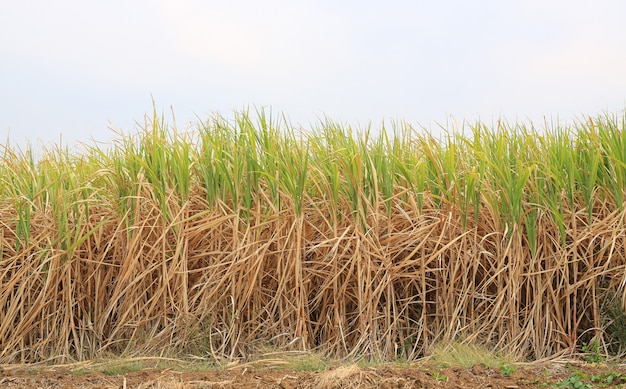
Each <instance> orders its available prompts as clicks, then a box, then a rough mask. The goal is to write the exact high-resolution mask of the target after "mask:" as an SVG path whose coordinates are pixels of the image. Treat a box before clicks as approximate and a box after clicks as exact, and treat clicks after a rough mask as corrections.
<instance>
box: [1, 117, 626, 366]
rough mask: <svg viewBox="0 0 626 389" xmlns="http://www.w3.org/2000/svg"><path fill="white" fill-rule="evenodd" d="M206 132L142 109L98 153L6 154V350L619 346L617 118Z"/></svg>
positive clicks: (64, 353)
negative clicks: (122, 134) (610, 300)
mask: <svg viewBox="0 0 626 389" xmlns="http://www.w3.org/2000/svg"><path fill="white" fill-rule="evenodd" d="M200 127H201V128H200V129H199V136H198V139H196V140H191V139H188V138H187V137H185V136H182V135H179V134H175V135H174V136H171V135H168V134H169V132H168V129H167V126H165V125H164V124H163V123H162V122H160V121H159V120H158V117H156V115H155V117H154V120H152V121H151V122H150V123H149V124H148V125H147V127H146V130H145V131H144V132H143V133H142V134H141V136H140V138H139V139H138V140H133V139H131V138H124V139H123V140H122V141H120V143H118V144H116V145H115V146H114V147H113V148H112V149H107V150H102V149H97V148H91V149H89V151H88V152H86V153H81V154H78V155H76V154H71V153H69V152H67V151H66V150H63V149H61V148H59V150H53V151H49V152H47V153H45V154H44V156H43V157H41V158H35V157H33V156H32V154H29V153H28V152H26V153H21V152H17V151H15V150H12V149H11V148H8V147H7V148H6V149H5V153H4V158H3V159H2V161H1V167H0V170H2V183H1V187H0V192H1V196H0V242H1V252H0V255H1V258H0V279H1V285H0V362H2V363H7V362H18V361H19V362H35V361H43V360H50V361H55V362H61V361H68V360H69V361H71V360H85V359H90V358H94V357H96V356H98V355H100V354H102V353H114V354H133V353H140V354H141V353H142V354H161V355H163V354H171V355H202V356H211V357H215V358H229V357H230V358H232V357H244V358H245V357H248V356H250V355H252V354H254V352H255V350H258V349H260V348H263V347H265V348H267V347H271V348H276V349H283V350H289V349H297V350H316V351H317V352H320V353H323V354H324V355H327V356H329V357H339V358H341V357H355V358H358V357H361V356H368V357H372V358H380V359H394V358H398V357H403V358H407V359H416V358H418V357H420V356H423V355H427V354H428V353H429V350H430V349H431V347H432V346H433V344H435V343H437V342H445V341H447V340H459V339H461V340H464V341H473V342H478V343H481V344H485V345H488V346H489V347H490V348H491V349H494V350H500V351H503V352H506V353H510V354H513V355H516V356H518V357H520V358H534V359H538V358H543V357H548V356H554V355H557V354H560V353H564V352H572V351H576V350H577V349H578V348H579V347H580V345H581V344H582V342H583V341H589V340H590V339H595V340H597V341H598V342H599V343H600V344H609V343H610V342H612V341H613V339H610V338H609V336H608V335H607V334H606V332H605V331H604V329H606V326H607V323H606V321H605V319H604V318H603V317H602V309H603V308H602V301H603V300H602V298H603V296H606V293H607V292H611V293H613V294H615V295H617V297H618V299H619V302H620V303H621V304H623V302H624V296H623V293H624V284H625V283H626V272H625V269H626V252H625V251H624V247H626V241H625V240H626V233H625V226H626V224H625V216H626V213H625V212H626V211H625V210H624V207H623V204H624V199H623V195H624V182H625V181H624V179H625V178H626V174H625V172H626V139H625V138H624V137H625V136H624V135H623V134H624V126H623V122H622V123H621V124H620V122H619V121H615V120H613V121H611V119H610V118H604V119H597V120H595V121H590V122H589V123H587V124H585V125H584V126H582V127H580V128H576V130H575V131H569V130H568V131H569V132H568V131H565V130H559V131H556V130H555V131H554V132H552V133H551V132H548V134H547V135H540V134H539V133H538V132H535V131H534V130H528V129H526V128H523V127H522V128H520V127H516V128H508V127H504V126H503V127H499V128H497V129H495V130H493V131H489V130H487V129H485V128H483V127H481V126H476V127H475V128H474V129H473V134H472V135H470V136H469V137H462V136H461V135H459V134H455V135H454V136H453V137H449V138H447V140H444V141H436V140H435V139H434V138H433V137H431V136H422V135H416V134H417V132H414V131H412V130H411V131H409V130H407V126H406V125H405V126H404V127H402V128H403V130H398V129H396V133H395V135H394V136H391V137H387V136H386V135H381V136H379V137H375V136H371V137H370V135H369V133H368V134H366V135H365V136H364V137H363V138H362V139H361V138H356V137H353V136H352V135H350V133H349V131H346V130H342V129H341V128H339V127H338V126H337V125H335V124H333V123H325V124H324V126H323V128H322V129H321V130H319V131H318V132H316V133H314V134H313V135H310V136H308V137H306V136H300V135H296V134H295V132H294V131H293V130H291V129H289V128H288V127H287V128H284V127H282V128H281V127H280V126H278V125H277V124H276V123H273V122H272V121H271V120H270V119H267V118H265V116H263V114H261V115H260V118H259V119H258V123H256V124H254V123H253V122H252V120H251V119H250V117H249V116H248V115H246V114H241V115H238V116H237V118H236V120H235V121H234V122H229V121H226V120H224V119H221V118H215V119H214V120H212V121H209V122H207V123H204V124H202V126H200ZM572 134H573V135H575V136H571V135H572ZM170 136H171V137H170ZM472 137H473V138H472ZM620 142H621V143H620Z"/></svg>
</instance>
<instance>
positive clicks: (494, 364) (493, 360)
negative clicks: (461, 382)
mask: <svg viewBox="0 0 626 389" xmlns="http://www.w3.org/2000/svg"><path fill="white" fill-rule="evenodd" d="M428 362H430V363H433V364H434V365H435V366H437V367H441V368H445V367H461V368H464V369H470V368H472V367H473V366H476V365H482V366H484V367H487V368H492V369H499V370H500V371H501V372H502V373H503V374H504V375H509V374H512V373H513V372H514V367H513V364H512V363H511V362H510V361H508V360H505V359H504V358H502V357H500V356H498V355H496V354H495V353H493V352H491V351H489V350H487V349H486V348H485V347H483V346H480V345H476V344H465V343H459V342H451V343H447V344H440V345H437V346H435V347H434V349H433V351H432V354H431V356H430V357H429V358H428ZM505 373H506V374H505Z"/></svg>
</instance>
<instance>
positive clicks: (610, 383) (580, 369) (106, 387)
mask: <svg viewBox="0 0 626 389" xmlns="http://www.w3.org/2000/svg"><path fill="white" fill-rule="evenodd" d="M502 370H503V369H494V368H486V367H484V366H482V365H476V366H474V367H472V368H470V369H463V368H437V367H432V366H430V367H429V366H426V365H421V366H415V367H398V366H394V367H359V366H357V365H343V366H338V367H335V368H329V369H327V370H325V371H322V372H303V371H294V370H278V369H269V368H261V369H258V368H254V367H250V366H247V367H246V366H237V367H235V368H232V369H223V370H211V371H176V370H172V369H165V370H160V369H159V370H156V369H146V370H140V371H135V372H129V373H126V374H119V375H107V374H104V373H103V372H98V371H92V372H89V373H80V374H78V373H77V372H76V371H74V370H71V369H69V368H67V367H46V368H36V369H34V368H29V367H25V366H10V365H8V366H3V367H0V387H2V388H63V389H74V388H91V389H95V388H98V389H111V388H141V389H148V388H162V389H170V388H171V389H174V388H176V389H188V388H283V389H287V388H289V389H291V388H316V389H325V388H384V389H392V388H493V389H497V388H502V389H517V388H538V387H558V386H559V385H561V386H562V387H576V386H574V385H575V384H576V382H581V383H582V384H583V385H586V384H588V385H589V386H581V387H587V388H591V387H593V388H596V387H626V367H624V366H619V365H608V364H595V365H591V364H551V365H544V366H539V365H536V366H535V365H533V366H531V367H524V368H516V369H514V371H511V370H504V371H502ZM570 384H571V386H569V385H570Z"/></svg>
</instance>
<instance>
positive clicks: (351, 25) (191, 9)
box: [0, 0, 626, 144]
mask: <svg viewBox="0 0 626 389" xmlns="http://www.w3.org/2000/svg"><path fill="white" fill-rule="evenodd" d="M624 17H626V2H625V1H623V0H594V1H589V0H585V1H582V0H581V1H578V0H568V1H565V0H519V1H506V0H497V1H496V0H483V1H471V2H470V1H460V0H456V1H445V0H441V1H421V0H414V1H409V0H387V1H369V0H359V1H356V0H345V1H340V0H289V1H288V0H264V1H258V0H256V1H253V0H229V1H226V0H221V1H211V0H206V1H201V0H160V1H159V0H123V1H122V0H108V1H84V0H57V1H48V0H20V1H2V3H1V5H0V136H3V137H4V138H3V141H4V139H6V138H7V136H9V137H10V138H11V140H12V142H14V143H15V142H17V143H20V142H23V141H24V139H28V140H29V141H30V142H31V143H38V142H39V143H40V142H44V143H46V144H48V143H51V142H52V143H57V142H58V140H59V136H60V134H62V136H63V141H64V143H69V144H72V143H73V142H75V141H77V140H79V141H87V142H90V139H92V138H93V139H95V140H100V141H109V140H111V139H112V138H113V137H114V133H113V131H111V130H110V129H109V128H114V129H117V130H122V131H124V132H133V131H134V130H135V129H136V126H135V122H136V121H140V122H142V121H143V117H144V115H145V114H146V113H150V112H151V111H152V99H153V98H154V101H155V102H156V106H157V109H158V110H159V111H166V112H169V110H170V106H171V107H173V110H174V113H175V115H176V121H177V123H178V126H179V127H185V126H186V123H187V122H189V121H193V120H195V119H196V117H200V118H206V117H208V116H209V115H210V114H211V112H215V111H217V112H220V113H221V114H223V115H225V116H229V115H231V113H232V112H233V111H234V110H241V109H242V108H245V107H263V106H267V107H271V108H272V110H273V111H274V112H275V113H277V112H282V113H284V114H286V115H287V116H288V117H289V118H290V119H291V121H292V122H293V123H295V124H300V125H302V126H303V127H311V125H312V124H315V123H316V122H317V120H318V118H319V117H322V116H324V115H325V116H328V117H330V118H332V119H335V120H337V121H339V122H342V123H350V124H354V125H357V126H358V125H364V124H367V123H368V122H370V121H371V122H372V123H373V124H374V125H375V126H376V125H377V123H379V122H380V120H381V119H388V120H394V119H403V120H406V121H409V122H411V123H413V124H415V125H416V126H426V127H429V126H433V125H434V124H435V123H445V122H446V121H447V120H449V119H450V118H451V117H454V118H456V120H457V121H462V120H463V119H466V120H470V121H475V120H477V119H482V120H485V121H487V122H492V121H494V120H496V119H497V118H498V117H500V116H503V117H504V118H506V119H507V120H509V121H515V120H525V119H527V118H530V119H532V120H534V121H541V120H542V118H543V117H544V116H545V117H550V118H556V117H558V118H560V119H572V118H575V117H579V116H581V115H586V114H592V115H594V114H598V113H603V112H611V113H618V114H621V113H622V112H623V110H624V108H625V107H626V71H625V70H624V69H626V23H624Z"/></svg>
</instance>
